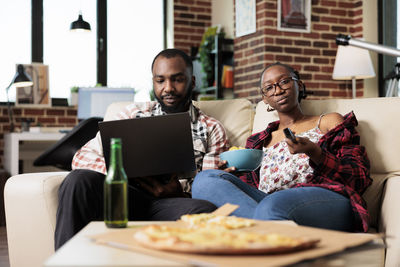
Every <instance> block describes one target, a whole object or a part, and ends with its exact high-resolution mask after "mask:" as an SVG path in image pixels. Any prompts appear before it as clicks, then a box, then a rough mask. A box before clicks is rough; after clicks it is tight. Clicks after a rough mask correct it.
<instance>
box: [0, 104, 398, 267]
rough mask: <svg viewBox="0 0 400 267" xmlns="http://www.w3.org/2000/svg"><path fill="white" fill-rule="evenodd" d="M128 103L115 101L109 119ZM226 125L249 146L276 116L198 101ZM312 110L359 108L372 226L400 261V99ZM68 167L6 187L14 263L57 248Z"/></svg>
mask: <svg viewBox="0 0 400 267" xmlns="http://www.w3.org/2000/svg"><path fill="white" fill-rule="evenodd" d="M125 104H126V103H115V104H112V105H111V106H110V107H109V108H108V110H107V114H106V118H105V119H106V120H107V119H110V118H112V117H113V114H115V113H116V112H118V110H119V109H120V108H121V107H122V106H124V105H125ZM196 105H198V106H199V107H200V108H201V109H202V110H203V111H204V112H205V113H207V114H209V115H211V116H213V117H215V118H217V119H218V120H220V121H221V123H222V124H223V125H224V126H225V128H226V131H227V134H228V137H229V138H230V140H231V144H232V145H237V146H238V145H240V146H244V144H245V140H246V138H247V136H249V135H250V134H251V133H252V132H257V131H260V130H263V129H264V128H265V127H266V125H267V124H268V122H270V121H272V120H276V118H277V117H276V114H275V113H268V112H266V107H265V104H264V103H262V102H260V103H258V105H257V107H256V113H255V115H254V108H253V105H252V104H251V103H250V102H249V101H247V100H245V99H235V100H220V101H202V102H198V103H196ZM302 107H303V110H304V112H305V113H306V114H321V113H323V112H331V111H337V112H339V113H341V114H345V113H347V112H349V111H351V110H353V111H354V112H355V114H356V116H357V118H358V120H359V126H358V130H359V132H360V134H361V142H362V144H363V145H365V146H366V148H367V152H368V155H369V158H370V161H371V173H372V178H373V180H374V182H373V184H372V186H371V187H370V188H368V190H367V191H366V192H365V194H364V197H365V199H366V200H367V203H368V209H369V211H370V213H371V227H372V229H371V230H372V231H379V232H383V233H384V234H386V235H387V236H388V239H387V246H388V248H387V249H386V259H385V266H389V267H391V266H400V253H398V252H399V251H400V212H399V210H398V209H397V208H396V206H397V205H398V203H400V194H399V192H400V139H399V138H398V135H399V134H398V133H399V132H400V123H399V121H398V120H397V119H396V118H397V116H398V114H400V98H365V99H355V100H353V99H331V100H306V101H303V103H302ZM66 174H67V173H66V172H52V173H30V174H22V175H16V176H13V177H11V178H10V179H9V180H8V181H7V184H6V186H5V192H4V195H5V211H6V223H7V237H8V248H9V257H10V264H11V267H17V266H18V267H22V266H29V267H32V266H41V265H42V263H43V262H44V261H45V260H46V259H47V258H48V257H49V256H50V255H51V254H52V253H54V239H53V235H54V228H55V217H56V210H57V205H58V203H57V191H58V187H59V185H60V183H61V181H62V180H63V179H64V177H65V176H66Z"/></svg>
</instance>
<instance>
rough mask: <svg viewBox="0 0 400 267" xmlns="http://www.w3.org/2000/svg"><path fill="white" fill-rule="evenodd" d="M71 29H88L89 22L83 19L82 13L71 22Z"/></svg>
mask: <svg viewBox="0 0 400 267" xmlns="http://www.w3.org/2000/svg"><path fill="white" fill-rule="evenodd" d="M70 30H71V31H78V30H82V31H90V30H91V29H90V24H89V23H88V22H86V21H84V20H83V17H82V14H81V13H79V16H78V20H76V21H74V22H72V23H71V28H70Z"/></svg>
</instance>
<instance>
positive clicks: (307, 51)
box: [303, 48, 321, 56]
mask: <svg viewBox="0 0 400 267" xmlns="http://www.w3.org/2000/svg"><path fill="white" fill-rule="evenodd" d="M303 52H304V55H317V56H319V55H320V54H321V52H320V51H319V50H318V49H306V48H305V49H304V50H303Z"/></svg>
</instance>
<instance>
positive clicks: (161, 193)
mask: <svg viewBox="0 0 400 267" xmlns="http://www.w3.org/2000/svg"><path fill="white" fill-rule="evenodd" d="M135 181H136V182H137V184H138V187H139V188H142V189H143V190H145V191H146V192H148V193H150V194H151V195H153V196H155V197H158V198H165V197H185V194H184V192H183V189H182V186H181V183H180V182H179V180H178V177H177V176H176V175H171V177H170V179H169V180H168V179H163V180H161V179H160V177H150V176H148V177H141V178H137V179H135Z"/></svg>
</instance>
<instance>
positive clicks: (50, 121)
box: [38, 117, 75, 124]
mask: <svg viewBox="0 0 400 267" xmlns="http://www.w3.org/2000/svg"><path fill="white" fill-rule="evenodd" d="M74 120H75V119H74ZM38 123H46V124H48V123H51V124H54V123H56V118H54V117H53V118H38Z"/></svg>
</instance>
